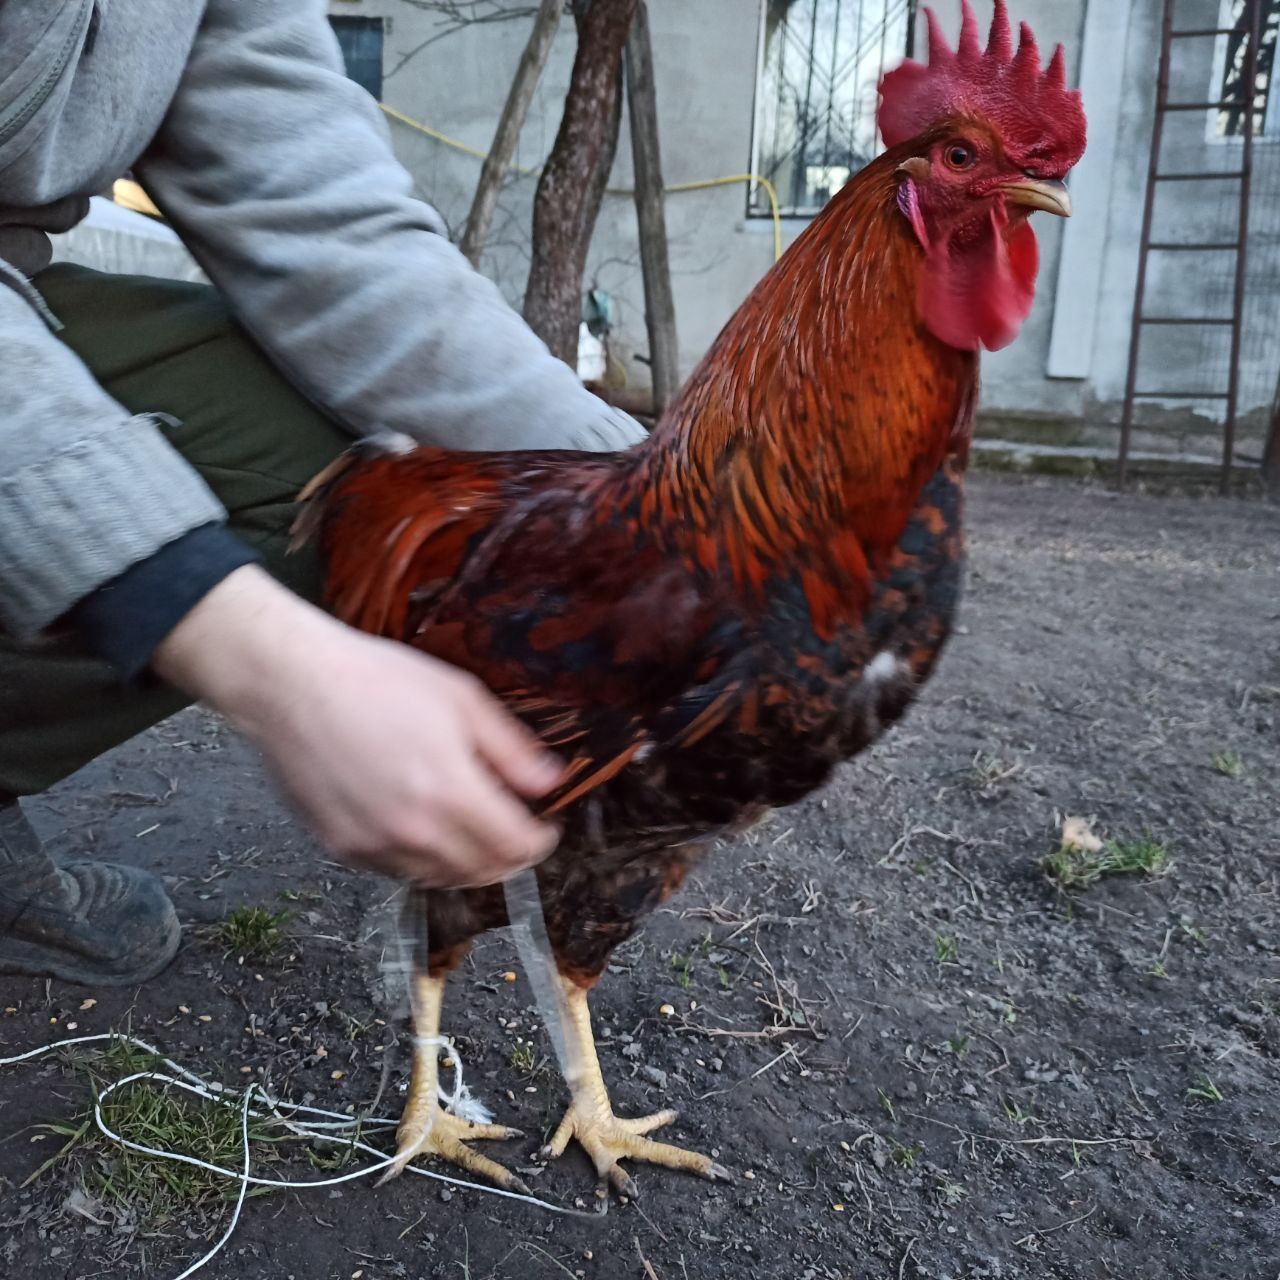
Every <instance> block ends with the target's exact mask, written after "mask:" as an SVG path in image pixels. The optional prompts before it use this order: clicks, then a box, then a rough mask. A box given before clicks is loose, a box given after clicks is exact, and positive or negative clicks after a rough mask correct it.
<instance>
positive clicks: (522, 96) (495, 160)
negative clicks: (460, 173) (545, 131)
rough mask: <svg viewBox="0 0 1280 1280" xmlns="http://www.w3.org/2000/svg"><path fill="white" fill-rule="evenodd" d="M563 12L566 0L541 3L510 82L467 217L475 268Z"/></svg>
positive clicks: (467, 248) (467, 242) (465, 243)
mask: <svg viewBox="0 0 1280 1280" xmlns="http://www.w3.org/2000/svg"><path fill="white" fill-rule="evenodd" d="M563 12H564V0H542V4H541V6H540V8H539V9H538V16H537V17H536V18H535V19H534V23H533V31H532V32H530V34H529V43H528V44H526V45H525V47H524V52H523V53H522V54H521V55H520V65H519V66H518V67H517V68H516V74H515V79H514V80H512V82H511V90H510V92H509V93H508V94H507V101H506V104H505V105H504V106H503V108H502V115H501V116H500V117H499V119H498V128H497V131H496V132H495V133H494V135H493V145H492V146H491V147H490V148H489V154H488V156H487V157H486V158H485V162H484V167H483V168H482V169H481V170H480V181H479V182H478V183H477V184H476V194H475V198H474V199H473V200H472V202H471V212H470V213H469V214H468V215H467V229H466V231H465V232H464V233H463V236H462V245H461V248H462V252H463V253H464V254H466V256H467V258H468V260H469V261H470V262H471V264H472V265H473V266H474V265H476V264H477V263H479V261H480V254H481V252H482V251H483V249H484V241H485V237H486V236H487V235H488V234H489V224H490V223H491V222H492V221H493V211H494V208H495V206H496V205H497V203H498V192H499V191H500V190H501V188H502V180H503V178H504V176H505V175H506V172H507V169H508V168H509V167H510V165H511V157H512V156H513V155H515V150H516V143H517V142H518V141H519V140H520V130H521V129H522V128H523V127H524V121H525V117H526V116H527V115H528V114H529V104H530V103H531V102H532V101H533V93H534V90H535V89H536V88H537V87H538V80H539V79H540V77H541V76H542V69H543V68H544V67H545V66H546V65H547V57H548V55H549V54H550V53H551V45H552V43H553V42H554V40H555V38H556V30H557V29H558V28H559V26H560V16H561V14H562V13H563Z"/></svg>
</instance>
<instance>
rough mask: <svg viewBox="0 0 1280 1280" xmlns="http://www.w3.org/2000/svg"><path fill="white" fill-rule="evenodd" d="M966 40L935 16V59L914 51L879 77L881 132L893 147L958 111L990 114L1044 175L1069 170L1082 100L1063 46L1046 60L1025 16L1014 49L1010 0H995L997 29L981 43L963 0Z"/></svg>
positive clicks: (1078, 150)
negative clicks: (954, 37) (955, 38)
mask: <svg viewBox="0 0 1280 1280" xmlns="http://www.w3.org/2000/svg"><path fill="white" fill-rule="evenodd" d="M960 8H961V12H962V14H963V17H962V21H961V24H960V42H959V44H958V46H957V48H956V49H955V50H954V51H953V50H952V49H951V47H950V45H948V44H947V41H946V37H945V36H944V35H943V34H942V28H941V26H940V25H939V24H938V19H937V15H936V14H935V13H934V12H933V10H932V9H926V10H925V16H926V17H927V19H928V22H929V61H928V63H927V64H925V63H919V62H913V61H911V59H908V60H907V61H906V62H904V63H903V64H902V65H901V66H900V67H898V68H897V69H896V70H893V71H890V72H889V73H888V74H887V75H886V76H885V77H884V79H883V80H881V82H880V115H879V123H880V133H881V135H882V136H883V138H884V141H885V145H886V146H889V147H892V146H896V145H897V144H898V143H899V142H906V141H907V140H908V139H909V138H914V137H916V136H917V135H918V134H921V133H923V132H924V131H925V130H926V129H928V128H929V127H930V126H931V125H934V124H937V123H938V122H939V121H940V120H945V119H946V118H947V117H948V116H953V115H977V116H982V117H985V118H986V119H988V120H990V121H991V122H992V123H993V124H995V125H996V126H997V127H998V128H999V129H1000V131H1001V134H1002V136H1003V138H1004V142H1005V145H1006V147H1007V148H1008V149H1009V150H1011V151H1012V152H1014V154H1015V155H1018V156H1020V157H1022V156H1025V157H1026V158H1027V160H1028V162H1029V163H1031V162H1035V163H1036V164H1037V167H1038V168H1043V169H1044V170H1045V172H1046V175H1050V176H1052V175H1051V171H1054V172H1055V173H1056V171H1057V170H1061V172H1063V173H1065V172H1066V170H1068V169H1070V168H1071V166H1072V165H1074V164H1075V162H1076V161H1077V160H1079V159H1080V156H1081V155H1082V154H1083V153H1084V141H1085V119H1084V107H1083V106H1082V105H1081V102H1080V92H1079V90H1078V89H1068V88H1067V67H1066V58H1065V55H1064V54H1063V52H1062V46H1061V45H1058V47H1057V48H1056V49H1055V50H1054V52H1053V57H1052V58H1051V59H1050V60H1049V65H1048V66H1047V67H1043V68H1042V67H1041V65H1040V50H1039V49H1038V48H1037V47H1036V38H1035V36H1034V35H1032V34H1031V28H1030V27H1029V26H1027V24H1026V23H1025V22H1024V23H1022V27H1021V38H1020V39H1019V41H1018V48H1017V51H1016V53H1015V51H1014V48H1013V32H1012V30H1011V29H1010V26H1009V13H1008V10H1007V9H1006V8H1005V0H995V17H994V18H993V19H992V20H991V34H990V36H989V37H988V39H987V47H986V49H985V51H984V50H983V48H982V46H981V43H980V41H979V39H978V20H977V19H976V18H975V17H974V15H973V9H972V8H971V7H970V5H969V0H960Z"/></svg>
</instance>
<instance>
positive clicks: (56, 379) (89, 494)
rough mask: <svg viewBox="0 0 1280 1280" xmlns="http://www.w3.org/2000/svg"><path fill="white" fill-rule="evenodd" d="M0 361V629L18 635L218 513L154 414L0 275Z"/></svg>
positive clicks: (55, 615)
mask: <svg viewBox="0 0 1280 1280" xmlns="http://www.w3.org/2000/svg"><path fill="white" fill-rule="evenodd" d="M0 370H2V372H0V628H3V629H4V630H5V631H7V632H8V633H9V634H11V635H13V636H16V637H18V638H19V639H25V638H29V637H31V636H34V635H35V634H37V633H38V632H39V631H41V630H43V629H44V628H45V627H46V626H48V625H49V623H51V622H53V621H54V620H55V619H57V618H59V617H61V616H62V615H63V614H65V613H66V612H67V610H68V609H70V608H71V607H72V606H73V605H74V604H76V603H77V602H78V601H80V600H82V599H83V598H84V597H85V596H87V595H88V594H89V593H90V592H92V591H94V590H95V589H96V588H97V587H99V586H101V585H102V584H103V583H105V582H108V581H109V580H111V579H113V578H115V577H117V576H118V575H119V574H121V573H123V572H124V571H125V570H127V569H128V568H129V567H130V566H132V565H134V564H136V563H138V562H139V561H142V560H145V559H147V558H148V557H150V556H152V555H154V554H155V553H156V552H157V551H159V550H160V549H161V548H162V547H165V546H167V545H169V544H170V543H173V542H174V541H176V540H177V539H179V538H181V537H183V535H185V534H187V533H189V532H190V531H191V530H193V529H197V528H199V527H200V526H202V525H207V524H210V523H214V522H217V521H220V520H222V519H224V518H225V513H224V511H223V508H222V506H221V504H220V503H219V502H218V500H217V499H216V498H215V497H214V495H213V494H212V492H210V490H209V488H208V487H207V486H206V485H205V483H204V481H203V480H202V479H201V478H200V476H199V475H198V474H197V473H196V472H195V471H194V470H193V469H192V468H191V466H190V465H189V464H188V463H187V462H186V461H185V460H184V459H183V458H182V457H181V456H180V455H179V454H178V453H177V452H176V451H175V450H174V449H173V448H172V446H171V445H170V444H169V443H168V441H167V440H166V439H165V438H164V435H163V433H162V432H161V431H160V428H159V426H158V425H157V423H156V421H155V420H154V419H153V418H152V417H150V416H149V415H145V414H144V415H137V416H131V415H130V413H129V411H128V410H127V409H125V408H123V407H122V406H121V405H119V404H117V403H116V401H114V400H113V399H112V398H111V397H110V396H109V395H108V394H107V393H106V392H105V391H103V390H102V388H101V387H99V386H98V384H97V383H96V382H95V381H94V379H93V376H92V375H91V374H90V372H89V370H88V369H87V368H85V366H84V364H83V363H82V362H81V361H80V359H79V358H78V357H77V356H76V355H75V354H74V353H73V352H72V351H71V350H70V349H69V348H68V347H66V346H65V345H64V344H63V343H62V342H60V341H59V340H58V339H57V338H56V337H55V336H54V334H53V333H51V332H50V330H49V328H48V326H47V324H46V323H45V321H44V320H43V319H42V318H41V317H40V315H39V314H38V313H37V312H36V310H35V309H34V308H33V307H32V305H31V304H30V302H29V301H28V300H27V299H26V298H24V297H23V296H22V295H21V294H19V293H18V291H17V290H16V289H14V288H10V287H9V286H8V285H7V284H5V283H2V282H0Z"/></svg>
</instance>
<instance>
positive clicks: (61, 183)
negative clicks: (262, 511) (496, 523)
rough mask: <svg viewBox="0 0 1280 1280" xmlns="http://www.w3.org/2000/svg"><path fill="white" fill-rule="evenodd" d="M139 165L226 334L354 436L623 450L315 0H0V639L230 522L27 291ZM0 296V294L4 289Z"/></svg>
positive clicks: (617, 428) (613, 415) (624, 434)
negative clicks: (430, 192) (421, 186)
mask: <svg viewBox="0 0 1280 1280" xmlns="http://www.w3.org/2000/svg"><path fill="white" fill-rule="evenodd" d="M130 168H132V169H134V170H135V171H136V172H137V174H138V176H139V177H140V178H141V180H142V182H143V184H144V185H145V186H146V189H147V191H148V192H149V193H150V195H151V196H152V198H153V199H154V200H155V201H156V203H157V204H158V205H159V206H160V208H161V209H162V210H163V211H164V213H165V215H166V217H167V218H168V219H169V220H170V221H171V222H172V224H173V225H174V227H175V228H176V229H177V230H178V232H179V233H180V234H181V236H182V237H183V239H184V240H185V242H186V244H187V246H188V247H189V248H190V250H191V251H192V253H193V254H194V255H195V257H196V258H197V259H198V260H199V262H200V265H201V266H202V267H203V268H204V269H205V271H206V272H207V273H208V275H209V276H210V278H211V279H212V280H213V282H214V283H215V284H216V285H217V287H218V288H219V289H220V290H221V291H222V293H223V294H224V295H225V296H226V298H227V300H228V302H229V304H230V306H231V308H232V309H233V310H234V312H235V314H236V316H237V318H238V319H239V320H240V322H241V323H242V324H243V325H244V326H245V327H246V328H247V329H248V330H249V331H250V332H251V333H252V334H253V335H254V337H255V339H256V340H257V341H258V342H259V343H260V344H261V346H262V348H263V349H264V350H265V351H266V352H267V353H268V355H269V356H270V357H271V358H272V360H274V362H275V363H276V365H277V366H278V367H279V368H280V369H281V370H283V371H284V373H285V374H286V376H287V377H288V378H289V380H290V381H291V382H292V383H293V384H294V385H295V386H297V387H298V388H299V390H301V391H302V392H303V393H304V394H305V395H307V396H308V397H309V398H310V399H311V400H313V401H314V402H315V403H317V404H318V405H321V406H322V407H323V408H324V409H325V410H326V411H327V412H329V413H330V414H332V415H333V416H334V417H335V418H336V419H337V420H338V421H340V422H342V423H344V424H345V425H346V426H348V427H349V428H350V429H351V430H352V431H353V432H357V433H369V432H372V431H375V430H378V429H382V428H392V429H395V430H399V431H403V432H406V433H408V434H409V435H411V436H414V437H415V438H417V439H419V440H422V441H424V442H428V443H433V444H441V445H445V446H447V447H450V448H458V449H504V448H581V449H617V448H622V447H625V446H626V445H628V444H630V443H632V442H634V441H635V440H636V439H637V438H639V436H640V435H641V434H642V433H641V431H640V429H639V427H638V426H637V425H636V424H635V423H633V422H632V421H631V420H630V419H629V418H626V417H625V415H622V414H619V413H617V412H615V411H613V410H611V409H609V408H608V407H607V406H606V405H605V404H604V403H603V402H602V401H600V400H599V399H597V398H596V397H595V396H593V395H591V394H590V393H589V392H588V391H586V390H585V389H584V388H583V387H582V386H581V384H580V383H579V382H578V380H577V378H576V377H575V376H574V374H573V372H572V371H571V370H570V369H569V368H568V367H567V366H566V365H564V364H563V363H561V362H560V361H558V360H556V359H554V358H553V357H552V356H551V355H550V353H549V352H548V351H547V349H546V348H545V347H544V346H543V345H542V343H541V342H540V341H539V340H538V339H537V338H536V337H535V336H534V334H533V333H532V332H531V331H530V330H529V329H528V328H527V327H526V326H525V325H524V323H523V322H522V321H521V320H520V318H519V317H518V316H517V315H516V314H515V312H513V311H512V310H511V309H510V308H509V307H508V306H507V304H506V302H505V301H504V300H503V298H502V296H501V295H500V294H499V292H498V290H497V289H496V288H495V287H494V285H493V284H492V283H490V282H489V281H488V280H486V279H484V278H483V277H481V276H480V275H478V274H477V273H476V272H474V271H472V270H471V268H470V267H469V265H468V264H467V262H466V260H465V259H464V258H463V257H462V255H461V254H460V253H459V252H458V251H457V250H456V249H455V248H454V247H453V246H452V245H451V244H450V243H449V242H448V240H447V239H446V237H445V235H444V234H443V231H444V228H443V225H442V223H441V220H440V218H439V215H438V214H437V213H436V212H435V211H434V210H433V209H431V208H430V207H429V206H427V205H425V204H423V203H422V202H421V201H419V200H416V199H415V198H414V197H413V196H412V194H411V183H410V179H409V177H408V175H407V174H406V173H405V171H404V170H403V169H402V168H401V167H400V165H399V164H398V163H397V162H396V160H395V158H394V157H393V155H392V153H391V148H390V146H389V144H388V140H387V134H386V128H385V123H384V121H383V120H382V118H381V114H380V113H379V111H378V110H377V107H376V106H375V104H374V103H373V101H372V99H370V98H369V97H368V95H367V94H365V93H364V91H363V90H362V89H360V88H359V87H357V86H356V85H354V84H352V83H351V82H350V81H349V80H347V79H346V77H345V76H344V74H343V69H342V61H341V56H340V52H339V49H338V46H337V43H336V41H335V39H334V37H333V35H332V33H331V32H330V30H329V26H328V23H327V21H326V18H325V10H324V4H323V0H110V2H109V3H108V0H56V2H54V0H48V2H46V0H0V628H3V629H4V630H6V631H8V632H9V633H10V634H11V635H14V636H17V637H19V638H24V637H29V636H32V635H34V634H35V633H36V632H38V631H39V630H40V629H42V628H43V627H45V626H46V625H47V624H48V623H50V622H51V621H53V620H54V619H56V618H58V617H60V616H61V615H62V614H63V613H65V612H66V611H67V610H68V609H69V608H70V607H71V606H72V605H74V604H75V603H76V602H77V601H79V600H80V599H81V598H83V597H84V596H86V595H88V594H89V593H90V592H92V591H94V590H95V589H96V588H97V587H99V586H100V585H102V584H103V583H105V582H107V581H109V580H111V579H113V578H115V577H117V576H118V575H120V574H122V573H124V571H125V570H127V569H129V568H130V567H131V566H133V565H135V564H138V563H139V562H141V561H143V560H146V559H148V558H149V557H151V556H152V555H153V554H155V553H156V552H157V551H159V550H160V548H162V547H164V546H166V545H168V544H169V543H171V542H173V541H175V540H177V539H178V538H180V537H182V536H183V535H184V534H185V533H187V532H188V531H190V530H193V529H196V528H198V527H201V526H203V525H207V524H209V523H210V522H214V521H218V520H220V519H223V518H225V512H223V510H222V508H221V506H220V504H219V503H218V501H217V499H216V498H215V497H214V496H213V494H212V493H211V492H210V491H209V489H208V488H207V487H206V486H205V484H204V483H203V481H202V480H201V479H200V477H199V476H198V475H197V474H196V472H195V471H194V470H193V469H192V468H191V467H189V466H188V465H187V463H186V462H185V461H184V460H183V459H182V457H181V456H180V455H179V454H178V453H177V452H176V451H175V450H174V449H173V448H172V447H171V446H170V445H169V444H168V443H167V442H166V441H165V439H164V438H163V436H162V435H161V433H160V432H159V431H158V430H157V428H156V426H155V425H154V424H153V422H152V421H151V420H150V419H149V418H146V417H130V415H129V414H128V413H127V412H126V411H125V410H124V409H123V408H122V407H121V406H120V405H119V404H117V403H116V402H115V401H114V400H112V399H111V397H110V396H108V395H107V394H106V392H105V391H103V390H102V389H101V388H100V387H99V386H98V385H97V384H96V383H95V382H94V380H93V378H92V377H91V376H90V374H89V372H88V370H87V369H86V368H85V367H84V365H83V364H82V363H81V362H80V361H79V360H78V359H77V358H76V356H75V355H73V354H72V353H71V351H70V350H68V349H67V348H66V347H65V346H64V345H63V344H62V343H60V342H59V341H58V339H57V338H56V337H55V336H54V333H53V332H52V331H51V329H52V327H55V326H56V318H54V317H51V316H49V315H48V314H47V312H46V311H45V310H44V308H43V306H42V304H41V302H40V299H39V297H38V296H37V295H36V293H35V291H34V290H33V289H32V288H31V286H30V284H29V283H28V279H29V277H31V276H32V275H34V274H35V273H36V272H38V271H39V270H41V269H42V268H43V267H44V266H45V265H47V263H48V261H49V255H50V246H49V240H48V233H51V232H52V233H56V232H59V231H65V230H67V229H68V228H70V227H71V226H73V225H75V223H76V222H78V221H79V220H80V219H81V218H82V217H83V216H84V214H85V212H86V211H87V208H88V196H89V194H91V193H94V192H98V191H101V190H103V189H105V188H106V187H107V186H109V185H110V183H111V182H112V180H113V179H115V178H117V177H119V176H120V175H121V174H122V173H123V172H124V171H125V170H127V169H130ZM6 286H7V287H6Z"/></svg>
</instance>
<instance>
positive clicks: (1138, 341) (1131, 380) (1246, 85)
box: [1117, 0, 1262, 493]
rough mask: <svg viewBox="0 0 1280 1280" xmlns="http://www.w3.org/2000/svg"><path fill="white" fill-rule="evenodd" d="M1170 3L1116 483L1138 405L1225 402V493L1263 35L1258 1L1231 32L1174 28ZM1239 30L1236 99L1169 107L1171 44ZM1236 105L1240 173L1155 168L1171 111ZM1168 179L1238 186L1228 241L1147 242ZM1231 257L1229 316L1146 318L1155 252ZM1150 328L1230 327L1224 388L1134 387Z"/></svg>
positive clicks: (1169, 0)
mask: <svg viewBox="0 0 1280 1280" xmlns="http://www.w3.org/2000/svg"><path fill="white" fill-rule="evenodd" d="M1174 7H1175V0H1164V19H1163V24H1162V32H1161V42H1160V73H1159V77H1158V79H1157V81H1156V113H1155V122H1154V125H1153V127H1152V131H1151V163H1150V167H1149V169H1148V171H1147V197H1146V205H1145V207H1144V209H1143V213H1142V241H1141V247H1140V249H1139V253H1138V281H1137V287H1136V288H1135V290H1134V298H1133V326H1132V329H1131V331H1130V336H1129V373H1128V376H1127V378H1126V380H1125V392H1124V415H1123V417H1122V418H1121V420H1120V456H1119V464H1118V472H1117V480H1118V482H1119V484H1120V487H1121V488H1123V487H1124V486H1125V484H1126V483H1127V482H1128V479H1129V446H1130V441H1131V439H1132V435H1133V408H1134V403H1135V402H1136V401H1138V400H1146V399H1160V400H1222V401H1225V402H1226V413H1225V417H1224V422H1223V438H1222V470H1221V474H1220V479H1219V489H1220V490H1221V492H1223V493H1226V492H1227V491H1228V490H1229V488H1230V485H1231V467H1232V463H1233V461H1234V456H1235V440H1236V413H1237V408H1238V402H1239V393H1240V345H1241V339H1242V337H1243V326H1244V301H1245V269H1246V263H1247V254H1248V242H1249V191H1250V183H1251V180H1252V177H1253V116H1254V94H1255V92H1256V85H1257V79H1258V45H1259V42H1260V39H1261V35H1262V0H1244V8H1243V9H1242V10H1241V13H1240V17H1239V19H1238V21H1237V25H1236V26H1234V27H1207V28H1206V27H1190V28H1184V29H1177V28H1175V27H1174ZM1241 33H1243V34H1244V36H1245V39H1246V45H1245V63H1244V76H1243V78H1242V80H1241V94H1242V97H1241V99H1240V100H1239V101H1237V100H1235V99H1230V100H1227V101H1223V102H1170V101H1169V63H1170V60H1171V56H1172V51H1173V42H1174V41H1175V40H1196V39H1214V38H1216V37H1218V36H1224V35H1237V34H1241ZM1230 107H1235V108H1239V109H1240V110H1241V112H1242V124H1243V133H1242V135H1241V143H1242V145H1241V149H1240V168H1239V169H1230V170H1226V171H1223V170H1218V171H1215V172H1211V173H1209V172H1201V173H1165V172H1162V171H1161V168H1160V160H1161V151H1160V148H1161V142H1162V141H1163V138H1164V120H1165V116H1166V115H1167V114H1168V113H1169V112H1171V111H1212V110H1220V109H1225V108H1230ZM1167 182H1238V183H1239V184H1240V186H1239V200H1240V208H1239V218H1238V223H1237V227H1238V229H1237V233H1236V238H1235V239H1234V240H1219V241H1210V242H1198V243H1183V242H1182V241H1175V242H1171V241H1159V240H1153V239H1152V238H1151V224H1152V220H1153V217H1154V212H1155V200H1156V192H1157V190H1158V189H1159V188H1160V187H1161V186H1162V184H1164V183H1167ZM1153 252H1156V253H1187V252H1199V253H1206V252H1223V253H1226V252H1231V253H1234V254H1235V255H1236V266H1235V283H1234V292H1233V298H1232V309H1231V315H1230V316H1204V315H1186V316H1168V315H1148V314H1147V311H1146V289H1147V263H1148V259H1149V257H1150V255H1151V254H1152V253H1153ZM1148 325H1196V326H1208V325H1215V326H1230V328H1231V356H1230V365H1229V368H1228V373H1227V386H1226V388H1225V389H1224V390H1221V391H1161V390H1159V389H1158V388H1153V387H1147V388H1142V389H1139V388H1138V385H1137V384H1138V357H1139V354H1140V351H1141V345H1142V332H1143V329H1144V328H1145V327H1146V326H1148Z"/></svg>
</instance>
